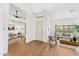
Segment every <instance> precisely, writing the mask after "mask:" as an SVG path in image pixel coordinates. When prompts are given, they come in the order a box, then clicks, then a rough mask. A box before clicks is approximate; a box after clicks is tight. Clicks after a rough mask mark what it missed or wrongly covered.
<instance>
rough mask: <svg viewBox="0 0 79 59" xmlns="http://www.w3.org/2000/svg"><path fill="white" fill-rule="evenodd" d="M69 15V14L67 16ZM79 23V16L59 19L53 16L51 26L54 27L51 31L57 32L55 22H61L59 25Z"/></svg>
mask: <svg viewBox="0 0 79 59" xmlns="http://www.w3.org/2000/svg"><path fill="white" fill-rule="evenodd" d="M66 17H67V16H66ZM78 23H79V17H68V18H61V19H60V18H59V19H55V18H54V17H53V18H52V23H51V25H52V26H51V27H52V31H51V33H52V34H53V35H54V33H55V24H59V25H65V24H66V25H67V24H68V25H75V24H78Z"/></svg>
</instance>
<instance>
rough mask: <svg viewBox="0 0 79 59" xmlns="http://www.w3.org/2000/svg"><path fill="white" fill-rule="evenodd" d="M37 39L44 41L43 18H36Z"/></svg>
mask: <svg viewBox="0 0 79 59" xmlns="http://www.w3.org/2000/svg"><path fill="white" fill-rule="evenodd" d="M36 40H40V41H43V18H41V20H36Z"/></svg>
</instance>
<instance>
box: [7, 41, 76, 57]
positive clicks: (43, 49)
mask: <svg viewBox="0 0 79 59" xmlns="http://www.w3.org/2000/svg"><path fill="white" fill-rule="evenodd" d="M75 53H76V52H75V50H74V49H69V48H62V47H57V46H54V45H49V44H47V43H45V42H42V41H37V40H33V41H31V42H29V43H27V44H26V43H25V42H24V40H18V41H17V42H16V43H13V44H9V52H8V55H9V56H68V55H69V56H70V55H75Z"/></svg>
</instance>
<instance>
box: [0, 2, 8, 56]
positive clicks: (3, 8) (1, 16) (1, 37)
mask: <svg viewBox="0 0 79 59" xmlns="http://www.w3.org/2000/svg"><path fill="white" fill-rule="evenodd" d="M8 11H9V5H8V4H7V3H2V4H0V55H3V54H5V53H7V52H8V23H7V21H8V14H9V13H8Z"/></svg>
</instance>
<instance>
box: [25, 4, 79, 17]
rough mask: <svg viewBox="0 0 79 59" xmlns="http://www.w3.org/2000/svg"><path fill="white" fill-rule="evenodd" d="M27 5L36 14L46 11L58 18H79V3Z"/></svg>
mask: <svg viewBox="0 0 79 59" xmlns="http://www.w3.org/2000/svg"><path fill="white" fill-rule="evenodd" d="M25 5H26V6H28V8H29V9H30V10H31V11H32V12H34V13H39V12H42V11H44V10H46V11H47V12H48V13H49V14H52V15H53V16H54V17H56V18H61V17H63V18H64V17H66V16H67V17H78V16H79V3H26V4H25Z"/></svg>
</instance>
